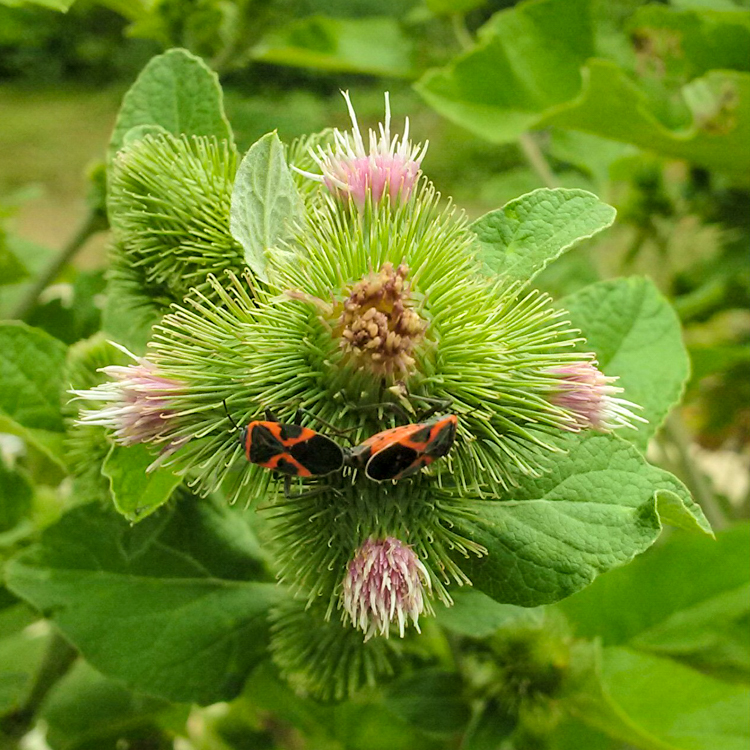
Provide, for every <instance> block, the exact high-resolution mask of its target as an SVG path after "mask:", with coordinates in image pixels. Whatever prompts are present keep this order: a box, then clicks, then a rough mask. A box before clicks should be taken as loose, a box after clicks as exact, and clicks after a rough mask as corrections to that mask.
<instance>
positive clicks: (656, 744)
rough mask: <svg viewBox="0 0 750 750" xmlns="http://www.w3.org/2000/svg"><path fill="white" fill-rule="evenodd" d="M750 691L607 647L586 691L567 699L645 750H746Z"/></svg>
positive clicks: (579, 712)
mask: <svg viewBox="0 0 750 750" xmlns="http://www.w3.org/2000/svg"><path fill="white" fill-rule="evenodd" d="M749 702H750V688H747V687H745V686H742V685H732V684H729V683H726V682H721V681H719V680H716V679H713V678H711V677H708V676H707V675H704V674H701V673H700V672H697V671H695V670H693V669H689V668H688V667H684V666H682V665H681V664H678V663H677V662H674V661H672V660H671V659H661V658H659V657H655V656H651V655H648V654H642V653H637V652H635V651H630V650H628V649H625V648H618V647H612V648H606V649H604V650H603V652H602V654H601V664H596V665H595V666H594V667H593V668H592V674H591V675H590V678H589V682H588V684H587V685H586V687H585V689H583V690H581V691H580V692H579V693H578V694H577V695H574V696H571V697H570V698H568V699H567V700H565V701H564V705H565V707H566V708H567V709H568V710H569V711H571V713H573V714H574V715H575V716H577V717H578V718H580V719H582V720H583V721H585V722H587V723H588V724H590V725H591V726H594V727H596V728H597V729H600V730H601V731H604V732H606V733H607V734H609V735H610V736H612V737H616V738H618V739H620V740H622V741H624V742H627V743H629V744H631V745H635V746H636V747H640V748H645V750H717V749H718V748H721V749H722V750H744V748H747V746H748V743H749V742H750V713H748V711H747V706H748V703H749Z"/></svg>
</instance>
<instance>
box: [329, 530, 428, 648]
mask: <svg viewBox="0 0 750 750" xmlns="http://www.w3.org/2000/svg"><path fill="white" fill-rule="evenodd" d="M430 589H431V584H430V575H429V573H428V572H427V569H426V568H425V566H424V565H423V564H422V563H421V562H420V560H419V558H418V557H417V556H416V554H415V553H414V551H413V550H412V549H411V548H410V547H409V546H408V545H406V544H404V543H403V542H401V541H399V540H398V539H395V538H394V537H391V536H389V537H387V538H385V539H381V540H377V539H373V538H370V539H368V540H367V541H366V542H365V543H364V544H363V545H362V546H361V547H360V548H359V549H358V550H357V552H356V553H355V555H354V557H353V558H352V559H351V561H350V562H349V565H348V568H347V572H346V576H345V578H344V582H343V593H342V597H341V600H342V604H343V607H344V610H345V611H346V613H347V615H348V616H349V617H350V618H351V621H352V623H353V624H354V626H355V627H356V628H358V629H359V630H361V631H362V632H363V633H364V634H365V640H369V639H370V638H372V636H374V635H376V634H377V635H383V636H386V637H388V634H389V632H390V629H391V625H392V624H395V625H396V627H397V628H398V632H399V635H400V636H401V637H402V638H403V637H404V629H405V627H406V625H407V623H408V621H409V620H411V621H412V623H413V624H414V627H415V628H416V629H417V631H419V615H421V614H422V612H424V611H425V610H426V609H427V610H428V611H431V607H430V604H429V602H428V601H427V600H426V598H425V590H427V591H429V590H430Z"/></svg>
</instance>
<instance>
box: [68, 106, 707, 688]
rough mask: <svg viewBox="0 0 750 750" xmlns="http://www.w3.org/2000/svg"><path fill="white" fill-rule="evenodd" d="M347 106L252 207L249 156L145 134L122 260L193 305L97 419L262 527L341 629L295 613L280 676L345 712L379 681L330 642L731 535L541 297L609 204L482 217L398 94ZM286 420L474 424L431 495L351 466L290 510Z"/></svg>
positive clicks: (121, 190) (120, 223)
mask: <svg viewBox="0 0 750 750" xmlns="http://www.w3.org/2000/svg"><path fill="white" fill-rule="evenodd" d="M345 98H346V103H347V106H348V107H349V112H350V115H351V119H352V129H351V131H348V132H340V131H333V133H329V134H325V135H322V136H320V137H312V138H311V139H309V140H308V142H307V143H308V144H309V151H308V153H307V154H304V153H303V152H302V151H301V150H300V148H297V149H296V150H295V151H294V152H293V153H296V154H298V155H299V154H301V153H302V156H300V157H299V158H298V159H297V161H298V163H299V164H301V165H302V166H303V167H304V169H303V168H302V167H299V168H296V169H293V168H294V167H296V165H295V164H292V165H291V167H292V168H290V165H289V164H288V163H287V157H286V155H285V153H286V152H285V150H284V148H283V147H282V145H281V143H280V142H279V140H278V138H276V136H275V135H273V134H270V135H268V136H265V137H264V138H263V139H261V140H260V141H259V142H258V143H256V144H255V145H254V146H253V147H252V148H251V149H250V151H249V152H248V153H247V155H246V156H245V157H244V159H243V160H242V162H241V164H240V165H239V168H238V169H237V176H236V180H235V182H234V185H233V188H232V193H231V201H230V197H229V194H228V192H227V187H226V185H227V181H228V180H229V179H230V178H231V176H232V175H233V172H234V165H233V163H232V156H231V154H232V151H231V148H230V146H229V145H227V144H226V143H225V144H222V143H219V142H217V141H214V140H211V141H206V142H205V143H204V142H202V141H196V140H195V139H191V137H188V136H187V135H179V136H178V135H174V136H165V135H156V136H154V135H153V134H148V133H146V134H143V133H142V132H141V131H136V132H135V133H132V134H131V139H130V141H129V142H128V143H126V144H124V146H123V149H122V150H121V151H120V153H119V155H117V156H116V157H115V158H114V161H113V165H112V175H113V177H112V181H111V185H112V190H113V192H112V198H111V203H110V206H111V207H112V208H113V220H114V222H113V223H114V224H115V235H116V237H117V241H118V243H119V247H120V248H121V255H120V256H119V257H120V259H121V261H122V262H123V263H124V264H125V266H126V269H130V271H132V274H131V278H137V277H139V276H140V278H142V279H143V282H144V286H143V290H142V293H143V295H144V297H147V296H148V295H149V294H150V293H151V292H150V290H151V285H152V284H157V285H160V287H161V288H164V289H167V290H168V291H169V295H168V296H171V297H173V298H174V297H175V296H176V297H177V298H179V302H178V304H176V305H174V306H173V307H172V309H171V311H170V312H168V313H167V314H166V315H165V316H164V317H163V318H162V320H161V322H160V323H159V325H158V326H157V327H156V329H155V332H154V335H153V338H152V340H151V342H150V344H149V346H148V351H147V352H146V355H145V357H139V358H137V359H136V361H135V362H134V363H133V364H130V365H128V366H124V367H122V366H118V367H116V368H110V369H108V370H105V372H107V373H108V374H110V375H111V376H112V378H113V380H112V381H111V382H109V383H106V384H104V385H101V386H98V387H96V388H94V389H89V390H86V391H80V392H78V394H77V395H78V396H79V397H82V398H85V399H86V400H87V401H94V402H95V401H101V402H103V405H102V407H101V410H100V411H98V412H97V411H93V412H92V411H91V410H87V411H85V412H84V413H83V415H82V417H81V421H82V422H83V423H88V424H97V425H105V426H107V427H110V428H111V431H112V435H113V436H114V439H115V440H116V441H119V442H120V443H122V444H125V445H127V444H131V443H133V442H142V443H145V444H148V445H150V446H153V450H154V458H155V459H157V457H159V458H158V460H159V462H161V463H163V464H165V465H167V466H169V467H170V468H171V470H172V471H175V472H178V473H179V474H180V475H182V476H184V479H185V481H186V482H188V483H189V484H190V485H191V486H192V487H193V488H194V489H195V490H196V491H198V492H200V493H202V494H204V495H207V494H209V493H222V494H223V495H224V496H225V497H226V499H227V501H228V502H231V503H234V502H240V503H243V504H245V505H247V506H249V507H253V508H260V509H261V512H262V513H263V514H264V515H265V517H266V518H267V519H268V521H269V523H268V529H267V534H266V537H265V541H266V543H267V545H268V546H269V549H270V550H271V551H272V553H273V559H274V561H275V566H276V573H277V576H278V578H279V579H280V580H281V581H282V582H283V583H284V584H285V585H286V586H287V587H288V591H289V592H290V595H293V596H295V597H297V598H299V599H300V600H301V601H302V602H304V603H306V604H307V606H309V607H311V609H310V613H309V614H310V615H311V616H312V615H315V616H317V617H318V618H320V621H321V622H320V628H317V629H316V628H315V627H311V628H306V627H300V626H299V617H298V616H297V615H295V616H294V617H291V618H290V616H289V615H288V613H287V614H284V615H282V614H279V615H278V616H277V618H276V627H275V641H274V644H275V646H274V653H275V656H276V659H277V662H278V663H279V664H280V665H281V666H282V668H284V669H286V670H287V671H288V672H294V671H296V672H299V671H300V670H301V669H302V670H303V671H304V667H303V666H300V665H304V664H305V663H309V665H310V667H309V669H310V670H313V671H314V670H318V679H316V677H315V675H312V676H310V675H308V677H309V679H308V680H307V681H306V682H305V680H304V679H303V683H304V684H306V685H307V686H308V687H310V688H311V689H313V690H315V691H316V692H317V693H318V694H338V695H341V694H343V693H344V692H346V691H347V690H350V689H352V688H353V687H356V684H357V680H351V679H348V678H347V677H346V676H344V677H342V678H341V679H339V680H338V681H337V683H336V684H337V685H339V686H346V687H345V688H344V687H340V688H335V689H333V688H330V686H329V688H328V689H326V688H325V680H322V679H319V677H320V674H323V672H325V664H324V663H325V661H326V659H324V658H321V657H320V650H319V649H320V643H317V642H316V641H315V638H316V637H318V636H316V633H318V634H320V633H323V632H324V630H325V628H326V627H328V626H333V625H334V623H336V622H337V623H338V625H336V627H337V628H342V627H343V628H345V629H349V630H351V629H356V630H358V631H360V632H359V638H360V639H361V640H367V641H368V643H367V644H362V648H363V649H367V648H370V647H371V645H372V642H373V641H378V640H379V639H382V638H388V637H389V635H390V636H394V635H396V636H402V637H403V636H404V635H405V634H406V633H407V632H408V630H409V628H410V627H413V628H415V629H418V628H419V621H420V617H421V616H423V615H425V614H430V613H432V612H433V611H434V610H435V609H436V605H437V604H438V603H439V604H440V606H443V605H447V606H450V605H451V603H452V597H451V590H452V589H453V587H455V586H464V585H472V584H473V585H475V586H477V587H478V588H480V589H482V590H483V591H484V592H485V593H488V594H489V595H490V596H493V597H494V598H496V599H498V600H500V601H507V602H513V603H517V604H522V605H527V606H532V605H536V604H540V603H544V602H549V601H554V600H556V599H559V598H561V597H562V596H565V595H567V594H569V593H572V592H573V591H575V590H577V589H578V588H581V587H582V586H584V585H585V584H586V583H588V582H589V581H591V580H592V579H593V577H594V576H596V575H597V574H598V573H600V572H603V571H604V570H607V569H608V568H610V567H613V566H616V565H621V564H623V563H625V562H627V561H628V560H630V559H631V558H632V557H633V556H634V555H635V554H637V553H638V552H640V551H642V550H643V549H645V548H646V547H647V546H648V545H649V544H650V543H651V542H653V540H654V539H655V538H656V536H657V535H658V532H659V529H660V526H661V519H662V518H664V519H668V520H670V521H672V522H674V523H677V524H678V525H685V526H690V525H693V526H701V527H703V528H704V529H705V528H707V526H706V523H705V520H704V519H703V517H702V515H701V513H700V510H699V509H698V508H697V507H696V506H695V505H694V504H693V503H692V501H691V500H690V498H689V496H688V495H687V493H686V492H685V490H684V488H682V486H681V485H680V484H679V483H678V482H677V481H676V480H674V478H673V477H670V476H669V475H666V474H665V473H664V472H661V471H660V470H657V469H654V468H652V467H649V466H648V465H647V464H645V462H644V461H643V459H642V458H641V457H640V455H639V453H638V451H637V449H636V448H635V447H633V445H632V444H631V442H632V443H635V444H643V441H644V440H645V439H647V437H648V435H650V434H652V433H653V430H654V429H655V428H656V427H657V426H658V422H659V421H660V420H661V419H662V418H663V416H664V411H665V409H662V410H661V411H660V409H661V407H658V408H656V407H653V401H651V402H650V403H649V404H644V406H646V407H647V408H645V409H644V410H641V409H640V407H639V406H636V405H635V403H634V402H632V401H628V400H625V399H623V398H620V397H619V394H620V393H621V392H622V388H621V387H620V386H616V385H614V383H615V381H616V374H618V373H616V372H613V373H611V374H609V375H605V374H604V373H603V372H602V371H601V370H600V369H598V367H597V356H598V355H599V352H598V351H595V350H594V349H593V348H590V347H588V346H587V345H586V342H585V338H584V335H583V334H582V332H581V330H579V329H580V328H583V327H584V326H583V325H582V324H581V321H584V322H585V319H586V316H585V315H581V314H579V315H578V316H577V318H576V324H575V325H574V324H573V323H572V322H571V316H570V315H569V313H568V312H567V311H566V309H565V307H564V306H559V305H556V304H555V303H554V302H553V300H552V299H551V298H550V297H549V296H548V295H546V294H543V293H540V292H538V291H536V290H535V289H533V288H532V287H531V286H530V282H531V281H532V279H533V277H534V275H535V274H536V273H537V272H538V271H539V270H541V268H543V267H544V266H545V265H546V264H547V263H548V262H550V261H551V260H553V259H554V258H555V257H556V256H557V255H559V254H560V253H561V252H563V251H564V250H566V249H567V248H568V247H570V246H571V245H572V244H574V242H575V241H576V240H578V239H579V238H581V237H586V236H590V235H591V234H593V233H595V232H597V231H599V230H600V229H602V228H604V227H606V226H607V225H608V224H609V223H611V221H612V219H613V212H612V210H611V209H609V207H607V206H605V205H604V204H601V203H600V202H599V201H598V200H597V199H596V198H595V197H594V196H592V195H590V194H588V193H585V192H583V191H565V190H557V191H553V190H542V191H537V192H535V193H532V194H530V195H529V196H525V197H524V198H521V199H519V201H517V202H514V204H512V205H511V206H509V207H506V209H503V210H500V211H496V212H492V213H491V214H488V215H487V216H486V217H483V218H482V219H480V220H479V221H478V222H475V223H474V224H471V223H470V222H469V221H468V219H467V217H466V216H465V214H464V213H463V212H462V211H461V210H459V209H458V208H456V207H455V206H454V205H453V203H452V202H451V201H450V199H445V198H443V197H442V196H441V195H440V193H439V192H438V191H437V189H436V188H435V186H434V185H433V184H432V183H431V182H430V180H429V178H428V177H427V176H425V175H423V174H422V162H423V159H424V157H425V154H426V148H427V147H426V144H425V145H420V144H413V143H412V142H411V141H410V140H409V137H408V121H407V124H406V126H405V127H404V131H403V135H399V134H394V133H393V132H392V127H391V118H390V108H389V102H388V99H387V98H386V118H385V122H384V123H383V124H382V125H381V126H380V127H379V129H378V130H376V131H370V132H369V133H368V134H367V136H364V135H363V133H362V131H361V130H360V127H359V125H358V123H357V120H356V117H355V115H354V110H353V108H352V105H351V102H350V100H349V97H348V96H347V95H345ZM139 137H140V140H138V138H139ZM167 154H168V155H169V159H174V160H176V162H175V167H174V169H172V171H171V173H170V174H169V175H165V174H163V172H164V170H165V162H164V159H165V158H166V156H165V155H167ZM191 175H192V176H191ZM171 183H180V184H181V185H182V187H180V188H179V189H176V188H175V189H172V188H170V184H171ZM139 186H140V187H139ZM139 190H140V191H141V192H142V193H143V196H145V197H140V198H139V197H138V195H137V194H138V191H139ZM211 191H215V198H216V199H215V200H209V199H208V197H207V196H208V194H209V193H210V192H211ZM230 204H231V207H230V208H228V207H229V206H230ZM238 248H239V249H238ZM188 285H189V286H190V290H189V291H188V289H187V286H188ZM183 292H184V294H183ZM183 297H184V298H183ZM573 302H576V300H573ZM574 308H576V309H578V308H580V303H579V302H576V304H575V305H574ZM593 317H594V319H595V318H596V312H594V313H593ZM584 333H585V331H584ZM604 369H606V366H605V368H604ZM623 375H625V373H623ZM626 379H627V378H625V377H623V381H625V380H626ZM670 387H671V386H670ZM678 388H679V384H678ZM625 395H627V396H628V397H630V398H633V399H634V401H635V400H637V399H636V396H637V394H631V393H626V394H625ZM666 398H667V400H669V399H670V398H673V396H672V395H668V396H667V397H666ZM89 407H90V404H89ZM267 410H271V411H272V412H273V413H274V414H275V415H276V417H277V418H278V419H279V420H280V421H281V422H284V423H294V422H295V420H297V421H299V422H300V423H301V424H302V425H304V426H306V427H310V428H312V429H314V430H318V431H321V432H325V433H327V434H328V436H329V437H331V438H333V439H335V440H337V441H339V442H340V444H341V445H342V449H343V451H344V453H346V452H347V451H348V449H349V448H348V446H349V445H357V444H359V443H361V442H362V441H364V440H365V439H367V438H368V437H370V436H372V435H374V434H375V433H379V432H381V431H383V430H387V429H389V428H394V427H397V426H399V425H403V424H407V423H409V422H418V421H420V419H423V417H422V415H423V414H425V413H426V412H427V411H430V412H432V413H437V414H443V415H445V414H453V415H455V416H456V417H457V424H458V426H457V434H456V438H455V444H454V446H453V448H452V450H451V451H450V452H449V453H448V455H447V456H445V457H444V458H441V459H440V460H438V461H435V462H433V463H432V464H430V466H428V467H427V468H425V469H423V470H422V471H419V472H418V473H416V474H414V475H413V476H410V477H408V478H404V479H401V480H399V481H396V482H382V483H380V482H375V481H373V480H372V479H370V478H369V477H368V476H366V474H365V472H364V471H362V470H356V469H354V468H350V467H344V468H342V469H341V470H340V471H337V472H334V473H332V474H330V475H328V476H325V477H321V478H318V479H312V480H300V481H296V482H294V483H293V485H292V488H291V492H288V491H286V492H285V491H284V483H283V482H282V481H281V478H280V477H279V476H278V475H277V474H274V473H273V472H271V471H270V470H269V469H268V468H266V467H264V466H261V465H256V464H252V463H249V462H248V460H247V458H246V455H245V446H244V445H242V444H241V442H240V437H241V434H240V431H239V430H238V429H237V425H238V426H240V427H242V426H245V425H247V424H248V423H249V422H250V421H252V420H262V419H264V418H265V416H264V415H265V414H266V412H267ZM654 422H656V424H654ZM613 431H618V432H620V433H622V434H623V435H624V436H625V437H626V439H622V438H620V437H616V436H614V435H613V434H612V433H613ZM627 434H629V435H630V440H631V442H628V439H627ZM607 488H609V489H607ZM287 489H288V488H287ZM324 622H327V623H328V625H323V623H324ZM290 623H291V624H290ZM321 637H322V636H321ZM326 637H328V636H326ZM370 639H372V640H370ZM340 640H341V639H338V638H337V637H328V641H327V642H329V643H330V644H334V645H332V646H331V648H330V659H332V660H333V659H336V658H341V659H343V660H344V662H342V663H344V667H341V665H339V667H337V669H339V668H342V669H344V672H346V669H347V667H346V664H349V662H351V663H352V664H354V663H355V662H357V660H358V659H360V658H364V657H361V655H360V656H357V653H358V652H357V650H356V649H354V650H352V648H351V640H350V639H347V640H346V644H347V646H346V651H345V652H344V651H340V653H339V651H337V649H336V646H335V644H336V643H338V642H339V641H340ZM360 643H361V641H360ZM341 648H342V649H343V646H342V647H341ZM295 649H296V651H295ZM313 652H314V653H316V654H317V656H316V658H315V659H310V660H307V659H305V658H302V656H301V655H302V654H305V653H313ZM363 653H364V652H363ZM378 653H379V656H378V658H377V659H373V660H371V661H372V663H373V664H380V663H381V662H382V659H380V656H382V654H381V653H380V652H378ZM295 654H296V656H295ZM337 654H338V657H337ZM357 663H359V662H357ZM368 663H369V662H368ZM290 665H294V667H293V668H292V667H291V666H290ZM315 665H316V666H315ZM352 669H353V670H354V671H355V672H356V670H357V669H359V668H358V667H357V668H356V669H355V667H352ZM379 670H380V668H377V669H375V671H379ZM380 671H382V670H380ZM371 672H372V670H371V671H368V672H367V674H365V676H364V677H363V679H370V678H371V676H372V674H371ZM357 674H359V672H357ZM363 674H364V673H363Z"/></svg>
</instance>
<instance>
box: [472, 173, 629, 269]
mask: <svg viewBox="0 0 750 750" xmlns="http://www.w3.org/2000/svg"><path fill="white" fill-rule="evenodd" d="M616 213H617V212H616V211H615V209H614V208H612V206H608V205H607V204H606V203H602V202H601V201H600V200H599V199H598V198H597V197H596V196H595V195H593V194H592V193H589V192H587V191H585V190H566V189H563V188H556V189H554V190H549V189H547V188H540V189H539V190H534V191H533V192H531V193H529V194H528V195H522V196H521V197H520V198H516V199H515V200H513V201H511V202H510V203H508V204H506V205H505V206H503V207H502V208H500V209H498V210H496V211H490V212H489V213H488V214H485V215H484V216H482V217H481V218H479V219H477V220H476V221H475V222H474V223H473V224H472V225H471V228H472V230H473V231H474V233H475V234H476V235H477V239H478V240H479V243H478V245H479V260H480V261H482V262H483V263H484V264H485V266H487V267H488V268H489V270H491V271H492V272H494V273H498V274H504V275H506V276H508V277H509V278H510V279H513V280H516V279H517V280H520V281H531V279H533V278H534V277H535V276H536V275H537V274H538V273H539V272H540V271H542V270H544V268H546V266H547V265H549V264H550V263H551V262H552V261H553V260H555V258H559V257H560V256H561V255H562V254H563V253H564V252H565V251H566V250H569V249H570V248H571V247H573V245H575V244H576V243H577V242H580V241H581V240H584V239H588V238H589V237H593V235H595V234H597V233H598V232H601V231H602V230H603V229H606V228H607V227H608V226H610V225H611V224H612V222H613V221H614V220H615V215H616Z"/></svg>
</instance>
